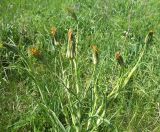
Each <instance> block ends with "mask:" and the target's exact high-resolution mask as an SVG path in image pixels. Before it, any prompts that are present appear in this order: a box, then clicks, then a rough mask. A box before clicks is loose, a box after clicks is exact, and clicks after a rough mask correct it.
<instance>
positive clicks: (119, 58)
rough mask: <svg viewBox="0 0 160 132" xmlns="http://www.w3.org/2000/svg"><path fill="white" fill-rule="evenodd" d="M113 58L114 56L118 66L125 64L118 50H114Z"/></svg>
mask: <svg viewBox="0 0 160 132" xmlns="http://www.w3.org/2000/svg"><path fill="white" fill-rule="evenodd" d="M115 58H116V60H117V62H118V63H119V65H120V66H122V67H124V66H125V63H124V61H123V57H122V55H121V54H120V52H116V54H115Z"/></svg>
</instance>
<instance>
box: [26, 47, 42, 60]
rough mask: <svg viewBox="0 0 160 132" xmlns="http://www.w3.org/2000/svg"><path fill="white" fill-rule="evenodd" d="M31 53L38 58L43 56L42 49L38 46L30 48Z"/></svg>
mask: <svg viewBox="0 0 160 132" xmlns="http://www.w3.org/2000/svg"><path fill="white" fill-rule="evenodd" d="M29 50H30V53H31V55H32V56H34V57H36V58H40V57H41V56H42V54H41V53H40V51H39V50H38V49H37V48H34V47H33V48H30V49H29Z"/></svg>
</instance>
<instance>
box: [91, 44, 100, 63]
mask: <svg viewBox="0 0 160 132" xmlns="http://www.w3.org/2000/svg"><path fill="white" fill-rule="evenodd" d="M91 48H92V60H93V64H97V63H98V61H99V60H98V59H99V56H98V52H99V50H98V48H97V46H96V45H92V46H91Z"/></svg>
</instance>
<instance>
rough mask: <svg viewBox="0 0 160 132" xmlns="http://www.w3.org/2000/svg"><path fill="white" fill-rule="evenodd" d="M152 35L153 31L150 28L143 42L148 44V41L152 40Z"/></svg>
mask: <svg viewBox="0 0 160 132" xmlns="http://www.w3.org/2000/svg"><path fill="white" fill-rule="evenodd" d="M153 35H154V31H153V30H150V31H149V33H148V34H147V35H146V37H145V40H144V42H145V44H148V43H151V42H152V40H153Z"/></svg>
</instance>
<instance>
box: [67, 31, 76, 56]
mask: <svg viewBox="0 0 160 132" xmlns="http://www.w3.org/2000/svg"><path fill="white" fill-rule="evenodd" d="M75 55H76V42H75V39H74V35H73V30H72V29H69V30H68V47H67V54H66V57H67V58H74V57H75Z"/></svg>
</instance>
